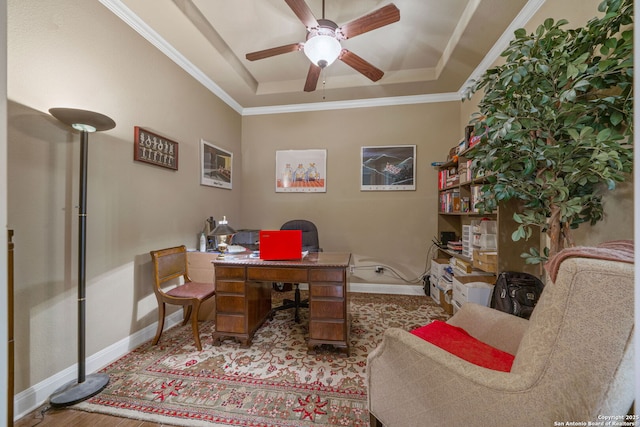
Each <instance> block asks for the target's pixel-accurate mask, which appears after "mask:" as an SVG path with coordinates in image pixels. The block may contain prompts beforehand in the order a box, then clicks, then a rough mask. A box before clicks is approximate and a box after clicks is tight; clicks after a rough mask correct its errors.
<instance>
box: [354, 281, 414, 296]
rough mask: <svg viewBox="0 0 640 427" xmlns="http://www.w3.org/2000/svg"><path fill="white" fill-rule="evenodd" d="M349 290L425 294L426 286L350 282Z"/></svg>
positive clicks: (373, 292)
mask: <svg viewBox="0 0 640 427" xmlns="http://www.w3.org/2000/svg"><path fill="white" fill-rule="evenodd" d="M349 292H359V293H366V294H392V295H424V294H425V293H424V288H423V287H422V286H420V285H389V284H384V283H349Z"/></svg>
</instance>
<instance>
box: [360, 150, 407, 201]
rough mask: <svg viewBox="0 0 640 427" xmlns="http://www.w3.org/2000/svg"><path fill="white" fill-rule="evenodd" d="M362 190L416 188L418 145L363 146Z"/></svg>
mask: <svg viewBox="0 0 640 427" xmlns="http://www.w3.org/2000/svg"><path fill="white" fill-rule="evenodd" d="M361 164H362V173H361V175H360V190H361V191H402V190H415V189H416V168H415V166H416V146H415V145H390V146H378V147H362V153H361Z"/></svg>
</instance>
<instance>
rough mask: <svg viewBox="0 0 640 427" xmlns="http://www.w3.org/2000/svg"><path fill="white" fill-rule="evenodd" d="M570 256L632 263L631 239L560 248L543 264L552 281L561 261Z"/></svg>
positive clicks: (556, 274)
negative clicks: (591, 245) (593, 245)
mask: <svg viewBox="0 0 640 427" xmlns="http://www.w3.org/2000/svg"><path fill="white" fill-rule="evenodd" d="M570 257H579V258H597V259H604V260H609V261H620V262H627V263H631V264H633V240H612V241H610V242H604V243H601V244H599V245H598V246H595V247H590V246H576V247H573V248H566V249H563V250H561V251H560V252H558V253H557V254H556V255H555V256H554V257H552V258H551V259H550V260H549V261H547V263H546V264H545V266H544V268H545V270H547V273H549V277H550V278H551V280H552V281H553V282H555V281H556V277H557V276H558V269H559V268H560V264H561V263H562V261H564V260H565V259H567V258H570Z"/></svg>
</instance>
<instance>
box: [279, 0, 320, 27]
mask: <svg viewBox="0 0 640 427" xmlns="http://www.w3.org/2000/svg"><path fill="white" fill-rule="evenodd" d="M284 1H285V2H286V3H287V4H288V5H289V7H290V8H291V10H293V13H295V14H296V16H297V17H298V19H299V20H300V21H302V23H303V24H304V25H305V27H307V28H314V27H317V26H318V20H317V19H316V17H315V16H314V15H313V12H311V9H309V6H307V3H305V1H304V0H284Z"/></svg>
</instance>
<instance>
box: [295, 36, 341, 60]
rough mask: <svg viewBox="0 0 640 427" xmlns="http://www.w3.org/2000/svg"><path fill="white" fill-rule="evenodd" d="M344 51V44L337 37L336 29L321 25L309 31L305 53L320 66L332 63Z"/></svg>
mask: <svg viewBox="0 0 640 427" xmlns="http://www.w3.org/2000/svg"><path fill="white" fill-rule="evenodd" d="M341 51H342V45H340V42H339V41H338V39H336V37H335V31H334V30H333V29H330V28H323V27H320V28H318V29H317V30H313V31H311V32H309V37H308V38H307V41H306V42H305V44H304V54H305V55H307V58H309V60H310V61H311V62H313V63H314V64H316V65H317V66H318V67H320V68H325V67H328V66H329V65H331V64H332V63H333V62H334V61H335V60H336V59H338V56H340V52H341Z"/></svg>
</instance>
